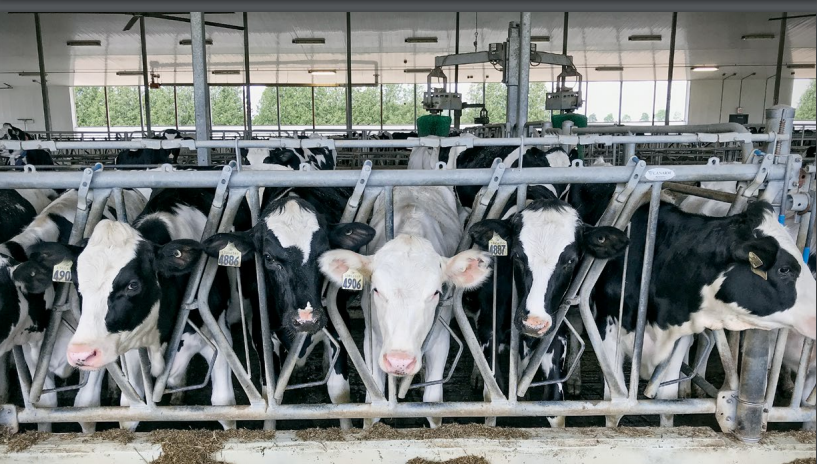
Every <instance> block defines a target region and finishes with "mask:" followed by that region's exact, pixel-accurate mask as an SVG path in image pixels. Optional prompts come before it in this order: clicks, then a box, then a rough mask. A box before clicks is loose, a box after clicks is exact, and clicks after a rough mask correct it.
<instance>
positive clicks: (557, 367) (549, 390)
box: [540, 334, 569, 428]
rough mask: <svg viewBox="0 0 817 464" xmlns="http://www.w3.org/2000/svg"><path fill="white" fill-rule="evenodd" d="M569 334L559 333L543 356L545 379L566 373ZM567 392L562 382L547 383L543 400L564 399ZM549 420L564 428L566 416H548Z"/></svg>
mask: <svg viewBox="0 0 817 464" xmlns="http://www.w3.org/2000/svg"><path fill="white" fill-rule="evenodd" d="M568 337H569V335H567V334H565V335H557V336H556V338H555V339H554V340H553V343H552V344H551V347H550V350H548V352H547V354H545V356H544V357H543V358H542V364H541V366H540V368H541V369H542V373H543V374H544V375H545V380H554V379H559V378H561V377H562V376H563V375H564V371H565V356H566V355H567V339H568ZM564 399H565V392H564V387H563V386H562V384H561V383H554V384H550V385H545V391H544V392H543V395H542V401H564ZM547 420H548V422H550V426H551V427H553V428H564V426H565V416H555V417H548V418H547Z"/></svg>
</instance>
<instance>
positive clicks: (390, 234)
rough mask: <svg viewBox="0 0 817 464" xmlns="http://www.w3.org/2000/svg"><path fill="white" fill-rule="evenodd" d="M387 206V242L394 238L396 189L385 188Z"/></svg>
mask: <svg viewBox="0 0 817 464" xmlns="http://www.w3.org/2000/svg"><path fill="white" fill-rule="evenodd" d="M383 192H384V194H385V196H384V198H383V200H384V203H385V206H386V240H391V239H393V238H394V187H383Z"/></svg>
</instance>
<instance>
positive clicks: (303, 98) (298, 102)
mask: <svg viewBox="0 0 817 464" xmlns="http://www.w3.org/2000/svg"><path fill="white" fill-rule="evenodd" d="M279 91H280V92H281V97H280V99H281V125H282V126H308V127H312V89H310V88H309V87H280V88H279Z"/></svg>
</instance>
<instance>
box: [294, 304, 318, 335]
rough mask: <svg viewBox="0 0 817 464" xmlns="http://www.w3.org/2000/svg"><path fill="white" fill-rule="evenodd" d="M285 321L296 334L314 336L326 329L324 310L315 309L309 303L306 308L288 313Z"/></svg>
mask: <svg viewBox="0 0 817 464" xmlns="http://www.w3.org/2000/svg"><path fill="white" fill-rule="evenodd" d="M284 320H285V321H286V324H287V325H288V326H289V328H290V329H292V330H293V331H294V332H304V333H308V334H314V333H316V332H318V331H320V330H322V329H323V328H324V327H326V313H325V312H324V310H323V308H320V307H318V308H313V307H312V304H311V303H307V304H306V306H305V307H304V308H300V309H292V310H289V311H287V312H286V314H285V315H284Z"/></svg>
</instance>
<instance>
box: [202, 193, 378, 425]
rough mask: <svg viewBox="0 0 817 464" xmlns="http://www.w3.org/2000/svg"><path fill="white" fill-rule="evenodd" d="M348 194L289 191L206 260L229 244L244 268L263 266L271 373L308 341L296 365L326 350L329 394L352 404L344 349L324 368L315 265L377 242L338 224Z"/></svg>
mask: <svg viewBox="0 0 817 464" xmlns="http://www.w3.org/2000/svg"><path fill="white" fill-rule="evenodd" d="M350 194H351V190H350V189H345V188H342V189H338V188H314V189H306V188H294V189H289V190H288V191H287V192H286V194H284V195H281V196H279V197H278V198H276V199H274V200H272V201H270V202H269V203H268V204H267V205H266V206H265V207H264V208H263V210H262V212H261V216H260V217H261V220H259V222H258V224H257V225H256V226H255V227H254V228H253V229H252V230H251V231H249V232H244V233H231V234H229V233H228V234H216V235H214V236H212V237H210V238H209V239H207V240H206V241H205V243H204V247H205V250H206V251H207V253H208V254H210V255H211V256H218V253H219V250H221V249H222V248H224V247H225V246H226V245H227V244H228V243H233V244H234V246H236V247H237V248H238V249H239V251H240V252H241V254H242V260H244V261H243V262H244V263H247V264H250V265H252V260H253V259H261V260H262V263H263V266H264V269H265V277H266V288H267V298H268V302H269V306H270V311H269V315H270V325H271V327H270V331H271V333H272V338H273V345H274V351H275V353H274V364H275V367H276V368H280V364H281V360H282V359H283V356H285V355H286V353H288V352H290V351H292V346H293V343H294V342H295V336H296V335H297V334H299V333H306V334H308V336H307V339H306V341H305V343H304V347H303V349H302V350H301V352H300V353H298V363H297V366H303V365H304V364H305V362H306V359H307V358H308V356H309V354H310V353H311V352H312V350H313V349H314V348H315V347H316V346H317V345H318V344H320V343H323V344H324V354H325V356H324V357H325V359H324V362H325V364H326V368H327V369H328V370H329V371H330V376H329V380H328V384H327V387H328V390H329V396H330V399H331V400H332V402H333V403H335V404H339V403H348V402H349V400H350V388H349V373H348V368H347V355H346V352H345V350H343V349H341V352H340V353H338V358H337V360H336V362H335V364H334V365H329V361H330V360H331V359H332V357H333V355H334V353H335V347H334V346H333V345H332V344H331V343H330V341H329V339H328V338H327V337H325V335H324V333H323V331H322V329H324V328H327V329H328V331H329V332H330V333H333V332H334V327H333V326H332V324H330V323H329V322H328V317H327V314H326V311H325V309H324V306H323V302H322V295H321V293H322V289H323V281H324V279H323V276H322V275H321V273H320V271H319V269H318V258H319V257H320V256H321V255H322V254H323V253H324V252H326V251H328V250H330V249H333V248H340V249H344V250H358V249H360V247H362V246H363V245H365V244H366V243H368V242H369V241H370V240H371V239H372V237H374V230H372V228H371V227H369V226H367V225H366V224H360V223H348V224H337V222H338V221H339V220H340V216H341V213H342V212H343V209H344V206H345V205H346V202H347V200H348V198H349V196H350ZM244 272H247V274H248V276H245V277H244V278H243V279H242V282H243V283H245V285H246V286H247V288H246V289H245V294H250V292H253V293H257V291H258V289H257V287H256V286H255V279H254V278H250V277H249V275H254V267H249V266H242V273H244ZM348 296H349V292H341V293H340V294H339V297H338V300H339V303H338V308H339V309H340V312H341V314H342V315H343V316H344V317H348V316H347V314H346V311H345V302H346V301H347V300H348ZM252 303H253V311H254V314H253V320H254V324H253V337H252V338H253V342H254V344H255V345H256V351H257V352H258V353H259V354H260V353H262V348H261V345H262V338H261V326H260V324H259V321H260V317H259V315H258V311H259V308H258V306H257V301H256V300H255V299H253V300H252ZM347 323H348V319H347ZM333 336H336V333H333ZM262 368H263V367H262ZM262 375H263V374H262ZM341 426H342V427H344V428H349V427H350V426H351V421H350V420H348V419H345V420H341Z"/></svg>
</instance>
